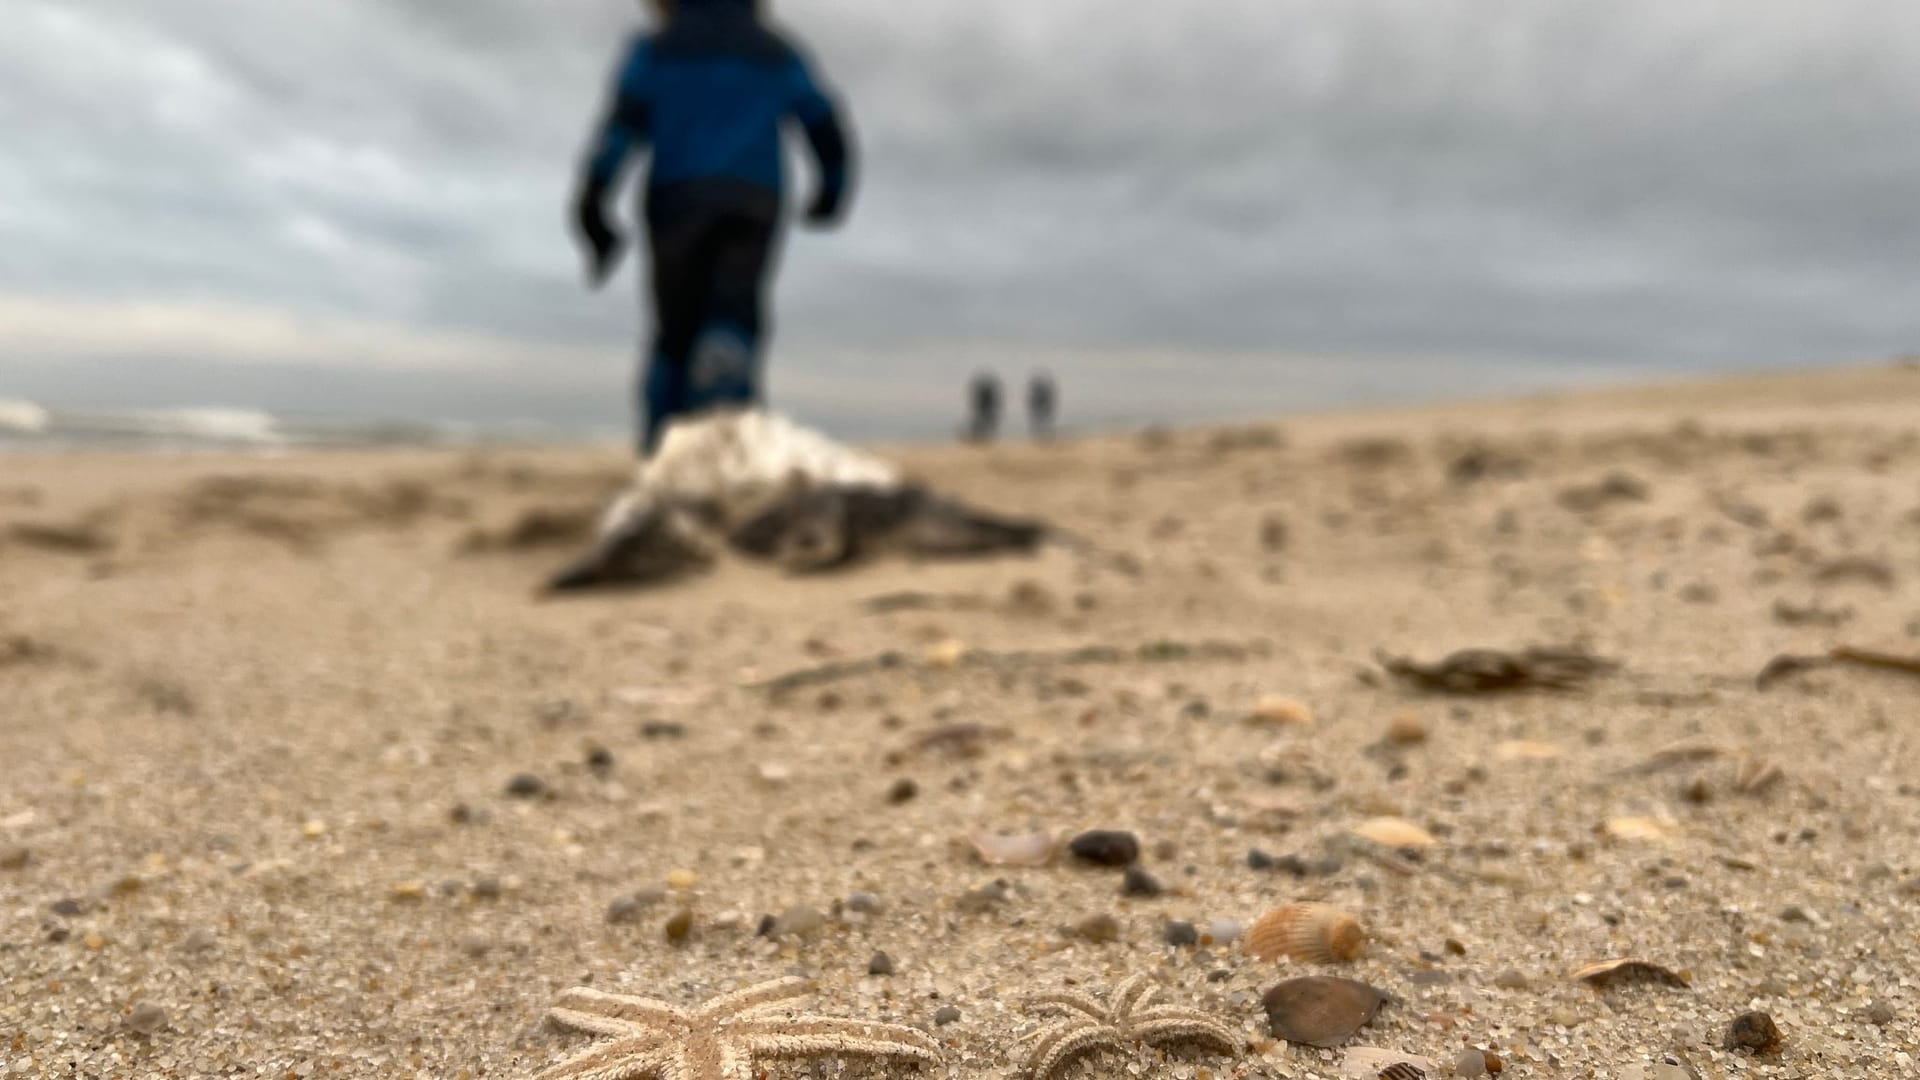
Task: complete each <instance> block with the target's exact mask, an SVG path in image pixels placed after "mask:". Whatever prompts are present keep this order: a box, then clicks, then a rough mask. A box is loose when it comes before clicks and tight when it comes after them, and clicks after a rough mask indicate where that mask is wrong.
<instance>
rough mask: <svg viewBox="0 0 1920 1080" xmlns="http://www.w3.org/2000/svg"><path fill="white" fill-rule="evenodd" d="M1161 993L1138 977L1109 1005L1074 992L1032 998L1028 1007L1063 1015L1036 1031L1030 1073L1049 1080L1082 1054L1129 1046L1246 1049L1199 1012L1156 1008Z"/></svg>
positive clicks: (1119, 989) (1119, 990) (1235, 1036)
mask: <svg viewBox="0 0 1920 1080" xmlns="http://www.w3.org/2000/svg"><path fill="white" fill-rule="evenodd" d="M1159 992H1160V988H1159V987H1157V986H1155V985H1154V984H1153V980H1152V979H1150V978H1149V977H1148V976H1145V975H1135V976H1132V977H1131V978H1128V979H1127V980H1126V981H1124V982H1122V983H1121V984H1120V985H1119V986H1117V987H1115V988H1114V990H1113V993H1112V994H1111V995H1109V996H1108V998H1107V1001H1106V1003H1105V1004H1101V1002H1100V1001H1098V1000H1097V999H1095V998H1093V997H1091V996H1090V995H1087V994H1082V993H1079V992H1077V991H1073V990H1055V991H1050V992H1048V993H1045V994H1038V995H1036V996H1034V997H1031V998H1028V999H1027V1005H1028V1007H1030V1008H1034V1009H1038V1010H1041V1011H1045V1012H1053V1013H1060V1014H1064V1018H1063V1019H1061V1020H1060V1021H1058V1022H1057V1023H1054V1024H1051V1025H1048V1026H1047V1027H1045V1028H1042V1029H1041V1030H1040V1031H1039V1032H1038V1033H1037V1034H1038V1035H1039V1037H1040V1041H1039V1042H1038V1043H1036V1044H1035V1045H1034V1048H1033V1051H1032V1052H1031V1053H1029V1054H1028V1055H1027V1062H1026V1071H1027V1074H1028V1075H1029V1076H1031V1077H1033V1078H1034V1080H1048V1078H1049V1077H1051V1076H1052V1075H1053V1074H1054V1073H1056V1072H1058V1071H1059V1070H1060V1069H1062V1068H1064V1067H1065V1066H1066V1065H1067V1063H1068V1062H1070V1061H1072V1060H1073V1059H1074V1058H1076V1057H1079V1056H1080V1055H1082V1054H1086V1053H1090V1052H1092V1051H1095V1050H1116V1051H1117V1050H1124V1049H1125V1048H1126V1044H1127V1043H1129V1042H1135V1043H1145V1044H1147V1045H1149V1046H1164V1045H1167V1044H1169V1043H1182V1042H1187V1043H1203V1044H1206V1045H1209V1046H1212V1047H1214V1048H1216V1049H1218V1050H1221V1051H1222V1052H1225V1053H1229V1054H1237V1053H1239V1052H1240V1051H1242V1050H1244V1049H1245V1048H1246V1043H1245V1041H1244V1040H1243V1039H1241V1038H1240V1036H1239V1035H1238V1034H1235V1033H1234V1031H1233V1029H1232V1028H1229V1027H1228V1026H1227V1025H1225V1024H1223V1023H1221V1022H1220V1021H1219V1020H1216V1019H1214V1018H1213V1017H1212V1016H1209V1015H1207V1014H1206V1013H1203V1012H1201V1011H1200V1010H1198V1009H1186V1008H1181V1007H1180V1006H1177V1005H1155V1004H1152V1002H1153V997H1154V995H1155V994H1157V993H1159Z"/></svg>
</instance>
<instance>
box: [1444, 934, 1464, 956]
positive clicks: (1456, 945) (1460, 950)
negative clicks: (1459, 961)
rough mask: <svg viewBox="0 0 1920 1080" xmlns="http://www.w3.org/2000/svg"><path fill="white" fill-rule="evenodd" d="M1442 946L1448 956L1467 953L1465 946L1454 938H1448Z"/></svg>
mask: <svg viewBox="0 0 1920 1080" xmlns="http://www.w3.org/2000/svg"><path fill="white" fill-rule="evenodd" d="M1442 948H1444V949H1446V950H1447V955H1449V956H1465V955H1467V946H1466V945H1465V944H1464V943H1463V942H1461V941H1459V940H1457V939H1455V938H1448V939H1447V940H1446V941H1445V943H1444V944H1443V945H1442Z"/></svg>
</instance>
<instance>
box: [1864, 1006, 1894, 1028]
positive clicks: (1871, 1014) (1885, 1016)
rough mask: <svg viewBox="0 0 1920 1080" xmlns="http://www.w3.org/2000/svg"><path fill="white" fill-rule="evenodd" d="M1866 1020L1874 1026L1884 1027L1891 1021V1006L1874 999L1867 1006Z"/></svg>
mask: <svg viewBox="0 0 1920 1080" xmlns="http://www.w3.org/2000/svg"><path fill="white" fill-rule="evenodd" d="M1867 1022H1868V1023H1871V1024H1873V1025H1875V1026H1876V1027H1886V1026H1887V1025H1888V1024H1891V1023H1893V1006H1891V1005H1889V1004H1887V1003H1886V1002H1884V1001H1876V1002H1874V1003H1873V1004H1871V1005H1869V1006H1867Z"/></svg>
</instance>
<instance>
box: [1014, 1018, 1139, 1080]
mask: <svg viewBox="0 0 1920 1080" xmlns="http://www.w3.org/2000/svg"><path fill="white" fill-rule="evenodd" d="M1095 1050H1113V1051H1116V1052H1120V1051H1125V1050H1126V1044H1125V1043H1123V1042H1121V1040H1120V1033H1119V1032H1117V1031H1115V1030H1114V1029H1113V1028H1112V1027H1111V1026H1109V1025H1107V1024H1103V1023H1100V1022H1099V1021H1097V1020H1092V1019H1073V1020H1067V1021H1065V1022H1063V1023H1061V1024H1059V1025H1057V1026H1055V1027H1054V1028H1052V1029H1051V1030H1050V1031H1049V1032H1048V1033H1047V1035H1046V1036H1045V1037H1044V1038H1042V1039H1041V1040H1040V1042H1039V1044H1038V1045H1036V1046H1035V1047H1034V1048H1033V1052H1032V1053H1030V1054H1028V1055H1027V1062H1026V1066H1025V1068H1026V1073H1027V1075H1028V1076H1029V1077H1032V1078H1033V1080H1050V1078H1051V1077H1052V1076H1053V1075H1054V1074H1055V1073H1056V1072H1059V1071H1060V1069H1061V1068H1063V1067H1064V1066H1065V1065H1066V1064H1067V1063H1068V1062H1069V1061H1072V1060H1073V1059H1074V1058H1076V1057H1079V1056H1080V1055H1081V1054H1087V1053H1092V1052H1093V1051H1095Z"/></svg>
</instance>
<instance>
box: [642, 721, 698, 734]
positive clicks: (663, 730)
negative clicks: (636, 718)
mask: <svg viewBox="0 0 1920 1080" xmlns="http://www.w3.org/2000/svg"><path fill="white" fill-rule="evenodd" d="M640 737H641V738H643V739H684V738H686V737H687V725H685V724H675V723H671V722H669V721H666V720H654V721H650V722H648V723H645V724H642V725H640Z"/></svg>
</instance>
